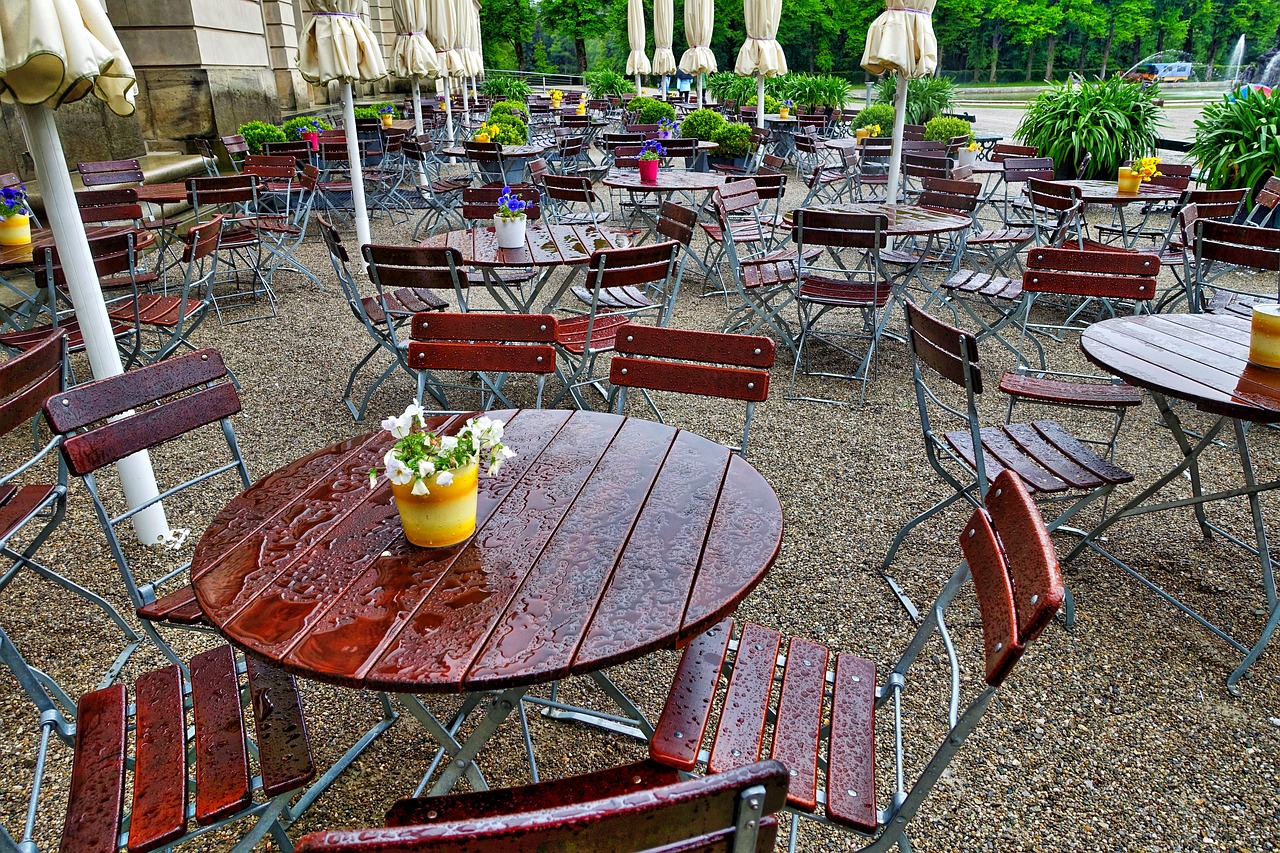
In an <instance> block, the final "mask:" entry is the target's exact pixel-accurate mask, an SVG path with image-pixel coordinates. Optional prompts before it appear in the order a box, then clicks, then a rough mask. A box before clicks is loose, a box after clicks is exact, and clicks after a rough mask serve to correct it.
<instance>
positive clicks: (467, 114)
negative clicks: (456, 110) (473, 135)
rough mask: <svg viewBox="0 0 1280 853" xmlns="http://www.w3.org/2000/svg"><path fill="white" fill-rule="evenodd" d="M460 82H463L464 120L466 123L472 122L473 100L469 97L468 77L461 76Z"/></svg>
mask: <svg viewBox="0 0 1280 853" xmlns="http://www.w3.org/2000/svg"><path fill="white" fill-rule="evenodd" d="M458 82H460V83H461V84H462V115H463V122H465V124H466V125H470V124H471V101H470V100H468V99H467V78H466V77H459V78H458Z"/></svg>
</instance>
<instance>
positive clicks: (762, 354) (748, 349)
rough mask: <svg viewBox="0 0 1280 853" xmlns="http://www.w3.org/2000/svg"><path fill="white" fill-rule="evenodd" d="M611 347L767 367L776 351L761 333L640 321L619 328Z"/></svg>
mask: <svg viewBox="0 0 1280 853" xmlns="http://www.w3.org/2000/svg"><path fill="white" fill-rule="evenodd" d="M614 349H615V351H616V352H619V353H622V354H624V355H647V356H654V357H657V358H678V359H682V360H684V361H701V362H705V363H708V364H712V363H714V364H732V365H735V366H737V367H762V368H766V369H767V368H769V367H772V366H773V360H774V355H775V352H776V346H775V344H774V342H773V339H772V338H767V337H764V336H762V335H731V334H725V333H723V332H699V331H693V330H689V329H669V328H660V327H657V326H642V325H640V324H639V323H628V324H627V325H626V327H625V328H623V329H620V330H619V331H618V337H617V339H616V341H615V343H614Z"/></svg>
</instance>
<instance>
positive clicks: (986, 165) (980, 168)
mask: <svg viewBox="0 0 1280 853" xmlns="http://www.w3.org/2000/svg"><path fill="white" fill-rule="evenodd" d="M973 173H974V174H975V175H1003V174H1004V163H1003V162H1001V163H992V162H991V161H990V160H975V161H974V163H973Z"/></svg>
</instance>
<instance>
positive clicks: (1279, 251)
mask: <svg viewBox="0 0 1280 853" xmlns="http://www.w3.org/2000/svg"><path fill="white" fill-rule="evenodd" d="M1197 212H1198V211H1197ZM1195 227H1196V235H1197V238H1196V252H1197V255H1198V257H1200V258H1201V259H1202V260H1211V261H1221V262H1223V263H1228V264H1237V265H1239V266H1246V267H1253V268H1254V269H1258V270H1267V271H1270V272H1277V271H1280V229H1276V228H1259V227H1257V226H1253V225H1235V224H1233V223H1230V222H1221V221H1219V220H1216V219H1203V218H1201V219H1197V220H1196V225H1195Z"/></svg>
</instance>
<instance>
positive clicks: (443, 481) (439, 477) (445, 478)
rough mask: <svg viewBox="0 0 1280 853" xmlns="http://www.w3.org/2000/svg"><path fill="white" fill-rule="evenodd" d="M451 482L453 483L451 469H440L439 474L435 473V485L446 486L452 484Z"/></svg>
mask: <svg viewBox="0 0 1280 853" xmlns="http://www.w3.org/2000/svg"><path fill="white" fill-rule="evenodd" d="M452 483H453V472H452V471H441V472H440V473H439V474H436V485H437V486H448V485H452Z"/></svg>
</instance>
